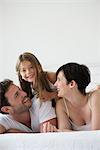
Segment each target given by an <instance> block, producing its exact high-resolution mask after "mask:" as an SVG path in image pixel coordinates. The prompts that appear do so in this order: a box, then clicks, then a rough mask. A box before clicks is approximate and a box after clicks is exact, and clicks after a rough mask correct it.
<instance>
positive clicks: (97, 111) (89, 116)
mask: <svg viewBox="0 0 100 150" xmlns="http://www.w3.org/2000/svg"><path fill="white" fill-rule="evenodd" d="M56 76H57V81H56V82H55V86H56V87H57V91H58V96H59V97H62V98H63V99H62V100H59V101H58V102H57V107H56V111H57V118H58V128H59V129H57V128H56V127H55V126H52V125H51V124H50V123H47V124H45V126H44V132H48V131H83V130H84V131H86V130H100V89H99V88H98V89H97V90H94V91H92V92H90V93H86V87H87V86H88V84H89V83H90V80H91V79H90V71H89V69H88V68H87V66H85V65H81V64H78V63H67V64H65V65H63V66H61V67H60V68H59V69H58V70H57V72H56Z"/></svg>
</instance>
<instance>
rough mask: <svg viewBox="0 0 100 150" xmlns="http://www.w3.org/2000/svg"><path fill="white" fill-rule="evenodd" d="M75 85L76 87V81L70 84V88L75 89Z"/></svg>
mask: <svg viewBox="0 0 100 150" xmlns="http://www.w3.org/2000/svg"><path fill="white" fill-rule="evenodd" d="M75 85H76V82H75V81H74V80H72V81H71V82H70V87H71V88H73V87H74V86H75Z"/></svg>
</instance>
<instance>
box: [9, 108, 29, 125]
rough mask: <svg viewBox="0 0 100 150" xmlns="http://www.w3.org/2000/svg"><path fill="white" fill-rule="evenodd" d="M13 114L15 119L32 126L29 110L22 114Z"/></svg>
mask: <svg viewBox="0 0 100 150" xmlns="http://www.w3.org/2000/svg"><path fill="white" fill-rule="evenodd" d="M11 116H12V117H13V118H14V120H16V121H18V122H20V123H22V124H24V125H26V126H28V127H31V119H30V113H29V111H27V112H24V113H22V114H13V115H11Z"/></svg>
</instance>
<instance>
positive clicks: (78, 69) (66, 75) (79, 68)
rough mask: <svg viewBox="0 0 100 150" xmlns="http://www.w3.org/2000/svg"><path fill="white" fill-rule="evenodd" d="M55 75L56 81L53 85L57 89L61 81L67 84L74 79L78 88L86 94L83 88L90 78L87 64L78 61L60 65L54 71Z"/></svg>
mask: <svg viewBox="0 0 100 150" xmlns="http://www.w3.org/2000/svg"><path fill="white" fill-rule="evenodd" d="M56 77H57V81H56V83H55V85H56V86H57V88H58V89H59V87H58V86H59V84H60V83H62V82H64V83H65V84H66V85H68V84H70V83H71V82H72V81H75V83H76V84H77V87H78V90H79V91H80V92H81V93H82V94H84V95H85V94H86V91H85V89H86V87H87V86H88V84H89V83H90V80H91V79H90V71H89V69H88V68H87V66H85V65H81V64H78V63H67V64H65V65H63V66H61V67H60V68H59V69H58V70H57V72H56ZM61 80H62V81H61ZM65 80H66V81H65ZM63 87H64V85H63ZM59 90H60V89H59Z"/></svg>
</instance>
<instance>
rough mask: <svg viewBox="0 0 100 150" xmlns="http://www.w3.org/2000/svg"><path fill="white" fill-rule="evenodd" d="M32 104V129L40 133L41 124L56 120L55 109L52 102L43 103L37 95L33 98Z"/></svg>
mask: <svg viewBox="0 0 100 150" xmlns="http://www.w3.org/2000/svg"><path fill="white" fill-rule="evenodd" d="M32 102H33V103H32V107H31V108H30V116H31V128H32V130H33V132H40V130H39V125H40V124H41V123H43V122H45V121H48V120H50V119H53V118H56V114H55V108H54V107H52V101H46V102H41V101H40V99H39V98H37V97H36V95H35V96H34V97H33V98H32Z"/></svg>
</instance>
